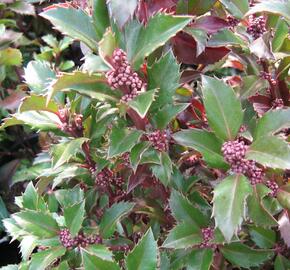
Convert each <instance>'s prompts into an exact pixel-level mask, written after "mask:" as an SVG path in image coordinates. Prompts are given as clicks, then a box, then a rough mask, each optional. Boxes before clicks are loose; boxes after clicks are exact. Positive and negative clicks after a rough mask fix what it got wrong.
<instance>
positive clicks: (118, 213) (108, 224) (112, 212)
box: [99, 202, 135, 238]
mask: <svg viewBox="0 0 290 270" xmlns="http://www.w3.org/2000/svg"><path fill="white" fill-rule="evenodd" d="M134 205H135V204H134V203H128V202H119V203H115V204H113V205H112V206H111V207H110V208H108V209H107V210H106V211H105V213H104V215H103V217H102V220H101V223H100V225H99V228H100V233H101V235H102V236H103V237H104V238H108V237H110V236H111V235H112V234H113V233H114V229H115V226H116V223H117V222H118V221H119V220H120V219H122V218H123V217H124V216H126V215H127V214H128V213H129V212H131V210H132V209H133V207H134Z"/></svg>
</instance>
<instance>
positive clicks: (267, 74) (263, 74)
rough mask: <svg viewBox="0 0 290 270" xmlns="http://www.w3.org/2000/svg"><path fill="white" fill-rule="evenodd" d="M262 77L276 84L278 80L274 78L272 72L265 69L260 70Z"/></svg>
mask: <svg viewBox="0 0 290 270" xmlns="http://www.w3.org/2000/svg"><path fill="white" fill-rule="evenodd" d="M260 77H261V78H263V79H265V80H267V81H268V82H269V83H270V84H272V85H276V84H277V80H276V79H273V78H272V75H271V74H270V73H267V72H265V71H261V72H260Z"/></svg>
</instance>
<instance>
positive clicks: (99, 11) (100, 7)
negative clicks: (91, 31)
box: [92, 0, 110, 39]
mask: <svg viewBox="0 0 290 270" xmlns="http://www.w3.org/2000/svg"><path fill="white" fill-rule="evenodd" d="M92 2H93V21H94V26H95V29H96V32H97V35H98V39H101V38H102V37H103V34H104V33H105V31H106V29H107V28H108V27H109V26H110V18H109V14H108V9H107V4H106V0H93V1H92Z"/></svg>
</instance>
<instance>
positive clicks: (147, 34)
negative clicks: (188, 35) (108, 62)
mask: <svg viewBox="0 0 290 270" xmlns="http://www.w3.org/2000/svg"><path fill="white" fill-rule="evenodd" d="M191 19H192V18H191V17H188V16H172V15H168V14H163V13H158V14H157V15H155V16H153V17H151V18H150V19H149V21H148V23H147V26H146V27H145V28H144V27H143V25H142V24H141V23H139V22H138V21H136V20H134V21H131V22H129V23H128V24H127V25H126V27H125V40H126V45H127V54H128V59H129V61H130V62H131V63H132V65H133V67H134V69H139V67H140V65H141V64H142V62H143V60H144V58H145V57H146V56H148V55H149V54H150V53H152V52H153V51H154V50H155V49H157V48H158V47H160V46H162V45H163V44H164V43H165V42H166V41H167V40H169V38H171V37H172V36H174V35H175V34H176V33H177V32H178V31H180V30H182V29H183V28H184V27H185V26H186V25H187V24H188V23H189V22H190V21H191Z"/></svg>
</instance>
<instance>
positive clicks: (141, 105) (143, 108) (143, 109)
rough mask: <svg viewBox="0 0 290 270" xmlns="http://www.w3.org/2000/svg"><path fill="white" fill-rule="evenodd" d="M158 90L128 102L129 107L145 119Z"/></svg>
mask: <svg viewBox="0 0 290 270" xmlns="http://www.w3.org/2000/svg"><path fill="white" fill-rule="evenodd" d="M155 92H156V89H153V90H149V91H146V92H144V93H141V94H140V95H138V96H137V97H135V98H134V99H133V100H131V101H129V102H128V105H129V106H130V107H131V108H132V109H133V110H134V111H136V112H137V113H138V114H139V116H140V117H141V118H144V117H145V116H146V114H147V112H148V110H149V108H150V106H151V104H152V102H153V101H154V97H155Z"/></svg>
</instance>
